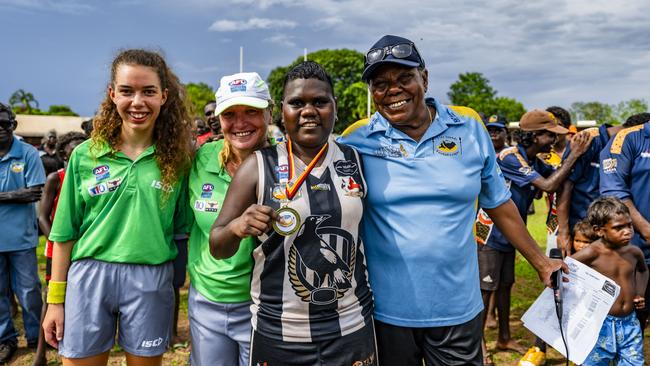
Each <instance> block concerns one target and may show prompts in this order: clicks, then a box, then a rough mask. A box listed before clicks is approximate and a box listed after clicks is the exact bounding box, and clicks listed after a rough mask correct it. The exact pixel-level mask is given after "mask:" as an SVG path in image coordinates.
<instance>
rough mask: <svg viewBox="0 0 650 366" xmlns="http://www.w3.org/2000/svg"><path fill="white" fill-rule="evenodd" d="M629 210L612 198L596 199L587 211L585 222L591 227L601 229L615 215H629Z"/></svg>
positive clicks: (618, 200)
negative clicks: (587, 221)
mask: <svg viewBox="0 0 650 366" xmlns="http://www.w3.org/2000/svg"><path fill="white" fill-rule="evenodd" d="M629 214H630V210H629V209H628V208H627V206H625V204H624V203H623V201H621V200H620V199H618V198H616V197H612V196H603V197H600V198H598V199H596V200H595V201H594V202H592V203H591V204H590V205H589V208H588V209H587V220H589V223H590V224H591V225H592V226H596V227H603V226H605V225H607V223H608V222H609V221H611V220H613V219H614V217H615V216H616V215H629Z"/></svg>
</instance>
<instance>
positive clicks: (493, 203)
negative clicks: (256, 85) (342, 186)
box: [339, 99, 510, 327]
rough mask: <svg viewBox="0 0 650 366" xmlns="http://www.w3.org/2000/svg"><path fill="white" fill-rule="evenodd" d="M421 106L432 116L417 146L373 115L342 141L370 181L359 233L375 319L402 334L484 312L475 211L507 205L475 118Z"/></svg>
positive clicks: (491, 153) (488, 145) (429, 101)
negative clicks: (352, 150) (431, 111)
mask: <svg viewBox="0 0 650 366" xmlns="http://www.w3.org/2000/svg"><path fill="white" fill-rule="evenodd" d="M427 104H429V105H433V106H434V107H435V109H436V117H435V119H434V120H433V122H432V123H431V125H430V126H429V128H428V129H427V131H426V132H425V133H424V135H423V136H422V138H421V139H420V141H419V142H418V141H415V140H413V139H412V138H410V137H409V136H407V135H406V134H404V133H403V132H402V131H400V130H398V129H395V128H393V127H392V126H391V124H390V123H389V122H388V121H387V120H386V119H385V118H384V117H382V116H381V115H380V114H379V113H375V114H374V115H373V116H372V118H371V119H370V120H369V121H368V120H365V121H359V122H357V123H356V124H354V125H352V126H350V127H349V128H348V129H347V130H346V131H345V132H344V133H343V135H342V136H341V137H340V138H339V141H340V142H342V143H345V144H348V145H351V146H353V147H354V148H356V149H357V150H358V151H359V153H360V154H361V157H362V159H363V164H364V175H365V178H366V181H367V183H368V194H367V201H366V206H365V211H364V216H363V221H362V231H361V234H362V238H363V241H364V244H365V249H366V258H367V263H368V274H369V279H370V284H371V286H372V290H373V293H374V298H375V319H377V320H379V321H382V322H385V323H388V324H393V325H397V326H403V327H438V326H450V325H457V324H462V323H465V322H467V321H469V320H471V319H473V318H474V317H475V316H476V315H477V314H478V313H479V312H480V311H481V310H482V308H483V302H482V301H481V291H480V287H479V275H478V260H477V253H476V241H475V239H474V230H473V229H474V220H475V218H476V211H477V206H478V205H480V206H481V207H487V208H494V207H497V206H499V205H501V204H503V203H505V202H506V201H508V199H509V198H510V192H509V191H508V189H507V187H506V185H505V181H504V179H503V176H502V175H501V173H500V171H499V168H498V166H497V164H496V158H495V153H494V148H493V146H492V142H491V140H490V136H489V135H488V133H487V130H486V129H485V127H484V126H483V123H482V122H481V119H480V117H479V116H478V114H477V113H476V112H474V110H472V109H470V108H466V107H451V106H446V105H442V104H440V103H438V102H437V101H435V100H433V99H427Z"/></svg>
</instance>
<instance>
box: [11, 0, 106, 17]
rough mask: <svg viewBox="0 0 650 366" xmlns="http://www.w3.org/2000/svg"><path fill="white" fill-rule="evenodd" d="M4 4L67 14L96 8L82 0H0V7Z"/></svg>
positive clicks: (81, 12) (80, 12)
mask: <svg viewBox="0 0 650 366" xmlns="http://www.w3.org/2000/svg"><path fill="white" fill-rule="evenodd" d="M3 6H6V7H10V8H15V9H24V10H33V11H43V12H57V13H65V14H83V13H87V12H89V11H92V10H93V9H94V7H93V6H92V5H89V4H88V3H87V2H85V1H81V0H58V1H55V0H0V7H3Z"/></svg>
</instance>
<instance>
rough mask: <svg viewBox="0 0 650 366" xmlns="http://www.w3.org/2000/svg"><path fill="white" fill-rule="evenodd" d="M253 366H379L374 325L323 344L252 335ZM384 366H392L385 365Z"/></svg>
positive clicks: (251, 355) (251, 358)
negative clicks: (285, 340)
mask: <svg viewBox="0 0 650 366" xmlns="http://www.w3.org/2000/svg"><path fill="white" fill-rule="evenodd" d="M249 364H250V365H268V366H321V365H323V366H326V365H350V366H377V365H378V364H379V363H378V361H377V345H376V341H375V331H374V327H373V324H372V323H370V324H369V325H367V326H365V327H364V328H362V329H360V330H358V331H356V332H354V333H352V334H348V335H346V336H343V337H340V338H335V339H332V340H328V341H320V342H305V343H303V342H284V341H279V340H275V339H271V338H268V337H265V336H263V335H261V334H259V333H257V332H256V331H253V337H252V340H251V349H250V363H249ZM383 364H384V365H389V364H387V363H383Z"/></svg>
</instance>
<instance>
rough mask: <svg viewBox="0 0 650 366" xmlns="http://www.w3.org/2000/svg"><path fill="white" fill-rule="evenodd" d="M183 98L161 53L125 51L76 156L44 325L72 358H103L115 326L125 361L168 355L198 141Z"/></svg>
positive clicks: (73, 361)
mask: <svg viewBox="0 0 650 366" xmlns="http://www.w3.org/2000/svg"><path fill="white" fill-rule="evenodd" d="M183 96H184V90H183V88H182V85H181V84H180V82H179V80H178V78H177V77H176V75H174V73H173V72H172V71H171V70H170V69H169V67H168V66H167V64H166V62H165V60H164V59H163V58H162V57H161V56H160V55H159V54H157V53H155V52H149V51H145V50H126V51H122V52H120V53H119V54H118V56H117V57H116V58H115V60H114V61H113V64H112V67H111V78H110V83H109V85H108V88H107V92H106V96H105V98H104V101H103V102H102V104H101V107H100V110H99V113H98V115H97V116H96V118H95V119H94V131H93V134H92V136H91V140H89V141H86V142H84V143H83V144H81V145H79V146H78V147H77V148H76V149H75V151H74V152H73V153H72V156H71V158H70V161H69V164H68V170H67V177H66V179H65V181H64V183H63V187H62V190H61V196H60V199H59V205H58V211H57V215H56V217H55V219H54V223H53V226H52V230H51V233H50V240H52V241H53V242H55V244H54V251H53V263H52V279H51V281H50V292H49V295H48V303H49V307H48V311H47V314H46V316H45V320H44V322H43V328H44V331H45V337H46V340H47V342H48V343H49V344H51V345H52V346H54V347H58V348H59V353H60V354H61V355H62V356H63V364H64V365H102V364H103V365H105V364H106V363H107V361H108V353H109V351H110V349H111V348H112V347H113V343H114V339H115V334H116V333H118V332H117V330H119V338H118V343H119V344H120V346H121V347H122V349H124V350H125V351H126V360H127V364H129V365H160V364H161V362H162V354H163V353H164V352H165V350H166V347H167V343H168V342H169V334H170V327H171V311H172V306H173V290H172V265H171V261H172V260H173V259H174V257H175V256H176V253H177V251H176V246H175V245H174V242H173V235H174V234H175V233H181V232H186V230H185V229H184V228H183V227H181V226H180V225H179V223H180V224H183V223H184V222H185V219H184V218H183V216H182V214H183V213H182V210H181V208H182V207H185V205H186V202H187V201H186V198H185V199H183V197H182V196H183V195H184V185H183V184H182V183H181V182H183V181H184V178H183V177H184V175H185V174H186V172H187V170H188V168H189V165H190V161H191V156H192V147H191V139H190V122H191V119H190V118H189V116H188V113H187V111H186V108H185V105H186V104H185V102H184V100H183ZM177 202H178V203H179V204H178V206H177Z"/></svg>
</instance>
